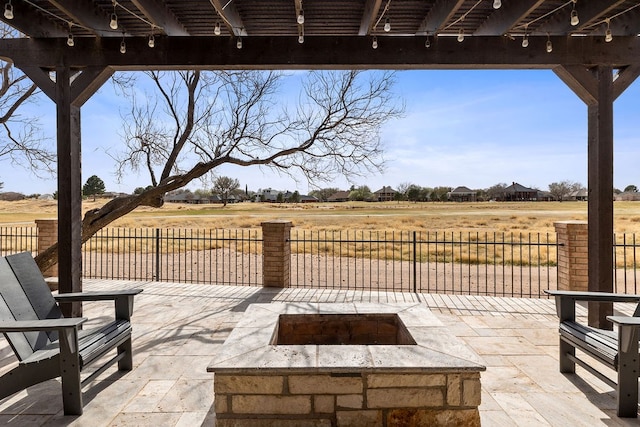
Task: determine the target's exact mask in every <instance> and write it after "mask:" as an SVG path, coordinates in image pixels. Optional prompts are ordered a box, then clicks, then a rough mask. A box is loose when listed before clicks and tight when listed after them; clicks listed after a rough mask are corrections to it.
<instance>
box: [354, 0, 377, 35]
mask: <svg viewBox="0 0 640 427" xmlns="http://www.w3.org/2000/svg"><path fill="white" fill-rule="evenodd" d="M381 5H382V0H367V1H366V3H365V5H364V11H363V12H362V19H361V20H360V30H359V31H358V35H359V36H367V35H369V34H371V29H372V28H373V25H374V24H375V23H376V18H377V17H378V13H380V6H381Z"/></svg>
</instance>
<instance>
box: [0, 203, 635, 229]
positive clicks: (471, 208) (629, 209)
mask: <svg viewBox="0 0 640 427" xmlns="http://www.w3.org/2000/svg"><path fill="white" fill-rule="evenodd" d="M103 203H105V201H104V200H100V199H99V200H97V201H95V202H94V201H92V200H88V201H85V202H84V206H83V207H84V209H92V208H95V207H98V206H100V205H101V204H103ZM614 215H615V224H614V231H615V232H616V233H638V232H640V202H615V204H614ZM55 217H56V202H55V201H36V200H25V201H18V202H6V201H0V226H5V225H22V226H29V225H33V224H34V220H36V219H42V218H55ZM273 219H284V220H290V221H291V222H292V223H293V224H294V226H295V228H296V229H297V230H314V231H318V230H321V231H325V230H326V231H340V230H377V231H414V230H418V231H420V230H423V231H456V232H458V231H461V232H464V233H466V232H468V231H471V232H476V231H478V232H481V233H484V232H489V233H493V232H499V233H502V232H506V233H511V232H513V233H520V232H522V233H527V234H528V233H543V234H546V233H552V232H554V227H553V223H554V222H555V221H563V220H586V219H587V203H586V202H562V203H558V202H524V203H500V202H493V203H492V202H487V203H431V202H429V203H409V202H385V203H364V202H349V203H335V204H329V203H310V204H268V203H239V204H235V205H228V206H226V207H224V208H223V207H222V205H188V204H169V203H168V204H166V205H165V206H164V207H163V208H160V209H153V208H139V209H137V210H136V211H134V212H133V213H131V214H129V215H127V216H126V217H124V218H121V219H120V220H118V221H117V222H115V223H114V224H113V226H114V227H132V228H134V227H135V228H139V227H163V228H174V227H175V228H208V229H211V228H212V229H238V228H241V229H246V228H260V223H261V222H263V221H268V220H273Z"/></svg>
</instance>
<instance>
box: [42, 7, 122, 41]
mask: <svg viewBox="0 0 640 427" xmlns="http://www.w3.org/2000/svg"><path fill="white" fill-rule="evenodd" d="M49 2H50V3H51V4H52V5H54V6H55V7H56V8H58V9H60V11H61V12H63V13H64V14H65V15H67V16H69V17H70V18H71V20H72V21H73V22H75V23H76V24H80V25H82V26H83V27H85V28H88V29H89V31H91V32H92V33H93V34H94V35H96V36H98V37H109V36H113V35H114V34H118V35H121V34H122V30H120V31H117V32H116V31H114V30H112V29H111V28H109V16H108V15H105V14H104V13H102V12H101V11H99V10H98V9H97V8H96V7H94V5H93V4H92V2H87V1H84V0H64V1H58V0H49Z"/></svg>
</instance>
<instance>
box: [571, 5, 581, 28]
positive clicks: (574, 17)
mask: <svg viewBox="0 0 640 427" xmlns="http://www.w3.org/2000/svg"><path fill="white" fill-rule="evenodd" d="M571 1H572V2H573V9H571V26H573V27H575V26H576V25H578V24H579V23H580V19H579V18H578V11H577V10H576V3H577V1H578V0H571Z"/></svg>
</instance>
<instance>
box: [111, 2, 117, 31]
mask: <svg viewBox="0 0 640 427" xmlns="http://www.w3.org/2000/svg"><path fill="white" fill-rule="evenodd" d="M114 9H115V7H114ZM109 27H110V28H111V29H112V30H117V29H118V15H116V13H115V12H113V13H112V14H111V20H110V21H109Z"/></svg>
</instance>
